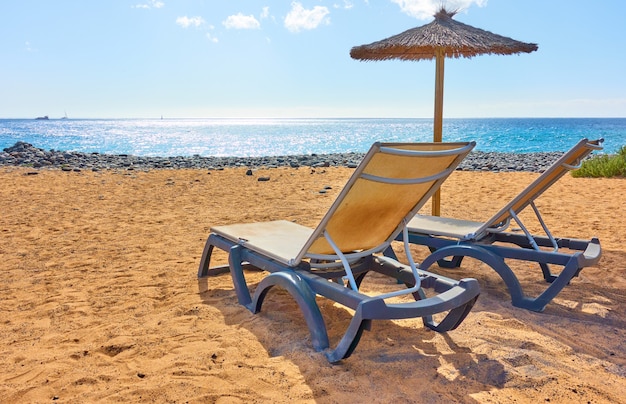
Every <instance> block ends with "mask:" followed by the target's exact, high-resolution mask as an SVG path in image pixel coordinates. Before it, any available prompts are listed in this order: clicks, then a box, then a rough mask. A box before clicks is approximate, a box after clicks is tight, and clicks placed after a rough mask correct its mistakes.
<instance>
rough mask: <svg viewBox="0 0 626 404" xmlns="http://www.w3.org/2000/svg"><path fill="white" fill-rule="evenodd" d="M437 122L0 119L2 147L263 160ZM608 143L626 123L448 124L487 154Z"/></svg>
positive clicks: (390, 138)
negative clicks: (27, 145)
mask: <svg viewBox="0 0 626 404" xmlns="http://www.w3.org/2000/svg"><path fill="white" fill-rule="evenodd" d="M432 133H433V122H432V119H410V118H407V119H398V118H385V119H374V118H367V119H362V118H358V119H351V118H341V119H336V118H329V119H317V118H315V119H309V118H305V119H291V118H284V119H276V118H263V119H256V118H245V119H241V118H198V119H49V120H35V119H0V150H2V149H4V148H7V147H10V146H12V145H14V144H15V143H16V142H18V141H23V142H27V143H30V144H32V145H33V146H35V147H38V148H41V149H45V150H50V149H53V150H60V151H79V152H85V153H92V152H97V153H101V154H105V153H106V154H128V155H136V156H161V157H173V156H193V155H200V156H207V157H208V156H215V157H230V156H232V157H260V156H283V155H302V154H331V153H348V152H357V153H362V152H365V151H367V149H368V148H369V147H370V146H371V144H372V143H373V142H377V141H380V142H428V141H432ZM584 137H587V138H589V139H598V138H603V139H604V153H608V154H613V153H616V152H617V151H618V150H619V149H620V148H621V147H622V146H626V118H493V119H486V118H475V119H445V120H444V123H443V140H444V141H476V150H479V151H484V152H507V153H533V152H552V151H566V150H568V149H569V148H570V147H571V146H572V145H574V144H575V143H576V142H577V141H579V140H580V139H582V138H584Z"/></svg>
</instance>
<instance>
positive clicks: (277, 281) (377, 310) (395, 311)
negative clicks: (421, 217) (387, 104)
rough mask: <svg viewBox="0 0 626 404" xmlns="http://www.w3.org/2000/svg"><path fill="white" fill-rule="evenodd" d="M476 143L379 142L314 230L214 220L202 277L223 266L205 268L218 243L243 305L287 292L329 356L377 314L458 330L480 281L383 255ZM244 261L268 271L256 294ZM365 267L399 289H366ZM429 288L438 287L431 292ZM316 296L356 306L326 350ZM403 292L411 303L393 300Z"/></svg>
mask: <svg viewBox="0 0 626 404" xmlns="http://www.w3.org/2000/svg"><path fill="white" fill-rule="evenodd" d="M473 147H474V143H376V144H374V145H373V146H372V148H371V149H370V150H369V152H368V153H367V154H366V155H365V157H364V158H363V161H362V162H361V164H360V165H359V166H358V167H357V168H356V170H355V172H354V174H353V175H352V176H351V178H350V179H349V180H348V183H347V184H346V186H345V187H344V189H343V190H342V191H341V192H340V194H339V196H338V197H337V199H336V200H335V202H334V203H333V204H332V206H331V207H330V209H329V211H328V213H326V215H325V216H324V217H323V218H322V220H321V222H320V224H319V225H318V226H317V227H316V228H315V229H310V228H308V227H304V226H301V225H299V224H297V223H293V222H289V221H284V220H279V221H272V222H266V223H240V224H230V225H224V226H215V227H212V228H211V234H210V235H209V238H208V240H207V243H206V246H205V249H204V253H203V256H202V259H201V262H200V268H199V271H198V276H199V277H200V278H203V277H205V276H207V275H211V274H219V273H221V272H223V270H222V268H221V267H216V268H209V262H210V257H211V254H212V250H213V248H214V247H218V248H220V249H222V250H224V251H227V252H228V253H229V266H228V269H229V270H230V273H231V276H232V279H233V284H234V287H235V291H236V293H237V297H238V300H239V302H240V303H241V304H242V305H244V306H246V307H247V308H248V309H250V310H251V311H252V312H253V313H256V312H258V311H259V310H260V308H261V305H262V302H263V299H264V298H265V296H266V294H267V293H268V291H269V290H270V289H271V288H272V287H274V286H280V287H282V288H284V289H286V290H287V291H288V292H289V293H290V294H291V295H292V296H293V297H294V299H295V300H296V301H297V302H298V304H299V306H300V308H301V310H302V312H303V315H304V317H305V320H306V322H307V325H308V327H309V331H310V334H311V339H312V343H313V345H314V347H315V348H316V349H317V350H320V351H325V354H326V356H327V358H328V360H329V361H331V362H336V361H339V360H341V359H343V358H346V357H348V356H350V354H351V353H352V351H353V350H354V349H355V348H356V345H357V343H358V341H359V339H360V337H361V335H362V332H363V331H364V330H366V329H369V328H370V325H371V321H372V320H374V319H402V318H414V317H422V318H423V320H424V323H425V325H426V326H428V327H430V328H432V329H434V330H436V331H442V332H443V331H447V330H451V329H454V328H456V327H457V326H458V325H459V324H460V323H461V322H462V321H463V319H464V318H465V316H466V315H467V314H468V312H469V311H470V309H471V307H472V306H473V304H474V302H475V300H476V298H477V297H478V294H479V289H478V284H477V282H476V280H474V279H463V280H461V281H455V280H452V279H448V278H445V277H442V276H438V275H434V274H431V273H428V272H426V271H423V270H422V269H421V268H420V267H419V266H418V265H417V264H415V263H414V262H413V261H412V260H411V259H410V254H409V265H403V264H400V263H399V262H397V261H396V260H392V259H389V258H387V257H384V256H383V255H382V254H381V253H382V252H383V251H384V250H385V249H386V248H388V247H389V245H390V244H391V242H392V241H393V240H394V239H395V238H396V237H397V236H398V235H399V234H400V232H402V231H403V230H404V229H405V224H406V223H407V222H408V220H409V219H410V218H411V217H413V216H414V215H415V213H416V212H417V211H418V210H419V209H420V208H421V207H422V206H423V205H424V203H425V202H426V201H427V200H428V199H429V198H430V197H431V195H433V193H434V192H435V191H436V190H437V189H438V188H439V187H440V186H441V184H442V183H443V181H444V180H445V179H446V178H447V177H448V176H449V175H450V174H451V173H452V172H453V171H454V169H455V168H456V167H457V165H458V164H459V163H460V162H461V160H462V159H463V158H464V157H465V156H466V155H467V154H468V153H469V152H470V151H471V150H472V148H473ZM406 247H407V249H408V243H407V244H406ZM407 251H408V250H407ZM247 266H252V267H255V268H259V269H263V270H265V271H268V272H269V275H267V276H266V277H265V278H264V279H263V280H262V281H261V282H260V283H259V284H258V285H257V286H256V289H255V292H254V296H251V294H250V290H249V287H248V284H247V283H246V280H245V276H244V271H243V269H244V267H247ZM371 271H374V272H378V273H382V274H384V275H387V276H389V277H392V278H393V279H395V280H398V281H400V282H401V283H402V284H403V285H404V286H402V285H399V284H398V283H397V282H394V284H395V286H397V287H398V290H395V291H391V292H388V293H384V294H380V295H377V296H370V295H368V294H365V293H362V291H361V290H362V282H363V280H364V277H365V275H366V274H367V273H368V272H371ZM425 289H433V290H435V293H436V294H435V295H434V296H430V295H428V297H427V294H426V293H425ZM316 295H321V296H325V297H327V298H329V299H332V300H333V301H336V302H338V303H340V304H342V305H344V306H346V307H348V308H351V309H353V310H354V311H355V314H354V317H353V319H352V321H351V323H350V326H349V328H348V330H347V331H346V333H345V335H344V337H343V338H342V340H341V341H340V342H339V343H338V345H337V347H336V348H335V349H334V350H331V349H329V345H330V344H329V341H328V336H327V333H326V326H325V323H324V320H323V318H322V316H321V312H320V310H319V307H318V305H317V303H316V300H315V296H316ZM401 295H409V296H410V297H412V298H413V299H415V301H410V302H408V303H397V302H396V301H394V299H391V298H395V297H397V296H401ZM390 299H391V300H390ZM442 312H444V313H447V315H446V317H445V318H444V319H443V320H442V321H441V322H439V323H435V322H434V321H433V317H432V315H433V314H436V313H442Z"/></svg>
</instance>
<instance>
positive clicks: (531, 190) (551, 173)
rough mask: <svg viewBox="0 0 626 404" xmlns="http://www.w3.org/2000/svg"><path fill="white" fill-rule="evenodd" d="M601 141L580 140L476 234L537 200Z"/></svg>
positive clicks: (496, 224)
mask: <svg viewBox="0 0 626 404" xmlns="http://www.w3.org/2000/svg"><path fill="white" fill-rule="evenodd" d="M602 141H603V139H598V140H592V141H590V140H588V139H582V140H581V141H580V142H578V143H577V144H576V145H575V146H574V147H572V148H571V149H570V150H569V151H568V152H567V153H565V154H563V155H562V156H561V157H560V158H559V159H558V160H557V161H555V162H554V164H552V165H551V166H550V167H549V168H548V169H546V171H544V172H543V174H541V175H540V176H539V177H537V179H536V180H535V181H533V182H532V184H530V185H529V186H528V187H526V188H525V189H524V190H523V191H522V192H520V193H519V194H518V195H517V196H516V197H515V198H514V199H513V200H511V202H509V203H508V204H506V205H505V206H504V207H503V208H502V209H500V211H499V212H498V213H496V214H495V215H494V216H493V217H492V218H491V219H489V220H488V221H487V222H485V226H484V228H483V229H481V230H479V231H478V232H477V233H481V232H482V231H484V230H485V229H487V228H493V227H497V226H498V225H499V224H500V223H502V222H504V221H506V220H507V219H510V218H511V214H510V211H511V210H513V212H515V213H516V214H517V213H519V212H521V211H522V210H524V209H525V208H526V207H527V206H528V205H530V203H531V202H533V201H534V200H535V199H537V198H538V197H539V196H540V195H541V194H543V193H544V192H545V191H546V190H547V189H548V188H550V187H551V186H552V184H554V183H555V182H556V181H558V180H559V179H560V178H561V177H562V176H563V175H565V173H567V172H569V171H571V170H573V169H576V168H577V167H578V166H579V165H580V163H581V162H582V160H583V159H584V158H585V157H587V156H588V155H589V154H590V153H591V152H592V151H594V150H601V149H602V146H601V143H602Z"/></svg>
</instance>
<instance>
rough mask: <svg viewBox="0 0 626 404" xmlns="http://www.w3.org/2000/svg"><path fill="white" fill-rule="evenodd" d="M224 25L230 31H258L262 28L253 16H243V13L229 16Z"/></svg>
mask: <svg viewBox="0 0 626 404" xmlns="http://www.w3.org/2000/svg"><path fill="white" fill-rule="evenodd" d="M222 24H224V26H225V27H226V28H229V29H230V28H233V29H257V28H260V27H261V23H259V21H257V19H256V18H254V16H253V15H243V14H241V13H238V14H237V15H230V16H228V18H227V19H226V20H225V21H223V22H222Z"/></svg>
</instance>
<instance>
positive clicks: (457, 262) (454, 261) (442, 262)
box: [428, 247, 463, 269]
mask: <svg viewBox="0 0 626 404" xmlns="http://www.w3.org/2000/svg"><path fill="white" fill-rule="evenodd" d="M428 249H429V250H430V252H431V253H434V252H435V251H437V249H436V248H435V247H428ZM462 261H463V256H459V255H455V256H453V257H450V258H441V259H439V260H437V265H439V266H440V267H441V268H447V269H452V268H460V267H461V262H462Z"/></svg>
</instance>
